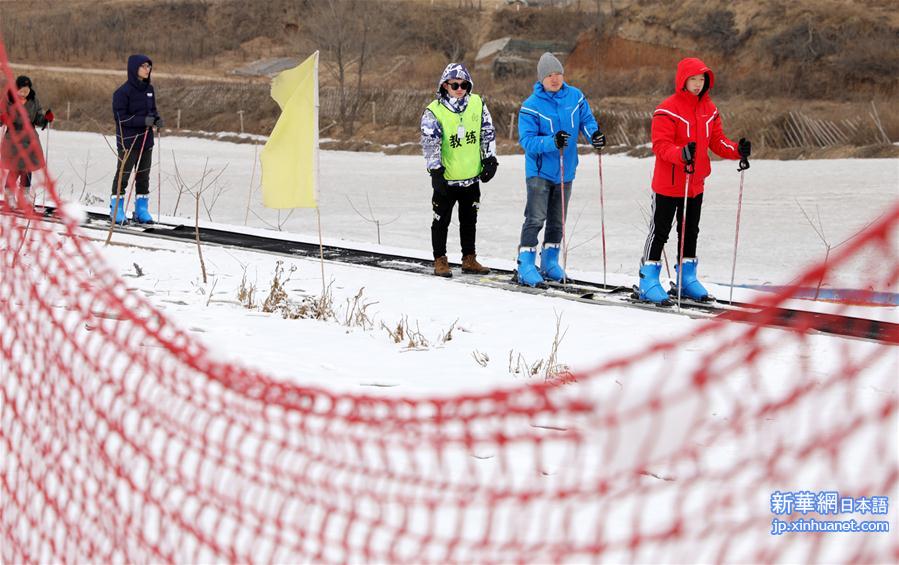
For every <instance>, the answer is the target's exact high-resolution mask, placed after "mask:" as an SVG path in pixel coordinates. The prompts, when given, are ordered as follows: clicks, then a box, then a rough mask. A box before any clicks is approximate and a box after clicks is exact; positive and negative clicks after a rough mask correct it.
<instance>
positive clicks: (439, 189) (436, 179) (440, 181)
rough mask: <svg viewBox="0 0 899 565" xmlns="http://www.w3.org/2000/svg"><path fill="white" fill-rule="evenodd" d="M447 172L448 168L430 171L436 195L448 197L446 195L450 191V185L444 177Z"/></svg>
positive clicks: (432, 186)
mask: <svg viewBox="0 0 899 565" xmlns="http://www.w3.org/2000/svg"><path fill="white" fill-rule="evenodd" d="M445 171H446V167H438V168H436V169H428V173H430V175H431V188H433V189H434V193H435V194H439V195H440V196H446V193H447V191H448V190H449V183H448V182H446V178H444V176H443V173H444V172H445Z"/></svg>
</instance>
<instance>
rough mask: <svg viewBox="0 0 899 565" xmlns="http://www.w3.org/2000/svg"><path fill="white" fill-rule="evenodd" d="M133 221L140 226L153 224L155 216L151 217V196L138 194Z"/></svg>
mask: <svg viewBox="0 0 899 565" xmlns="http://www.w3.org/2000/svg"><path fill="white" fill-rule="evenodd" d="M133 219H134V221H135V222H137V223H139V224H152V223H153V216H151V215H150V195H149V194H138V195H137V198H135V199H134V215H133Z"/></svg>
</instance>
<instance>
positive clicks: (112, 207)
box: [109, 194, 128, 226]
mask: <svg viewBox="0 0 899 565" xmlns="http://www.w3.org/2000/svg"><path fill="white" fill-rule="evenodd" d="M116 199H118V201H119V202H118V204H119V205H118V207H116ZM109 221H111V222H112V221H115V223H117V224H119V225H120V226H121V225H123V224H124V223H125V222H127V221H128V218H126V217H125V195H124V194H123V195H121V196H116V195H114V194H113V195H112V198H111V199H110V200H109Z"/></svg>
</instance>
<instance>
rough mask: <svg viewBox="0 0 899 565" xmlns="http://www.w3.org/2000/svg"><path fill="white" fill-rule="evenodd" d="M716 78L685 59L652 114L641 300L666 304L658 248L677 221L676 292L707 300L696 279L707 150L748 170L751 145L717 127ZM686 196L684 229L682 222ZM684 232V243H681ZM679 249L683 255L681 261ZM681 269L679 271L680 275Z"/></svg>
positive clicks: (698, 63)
mask: <svg viewBox="0 0 899 565" xmlns="http://www.w3.org/2000/svg"><path fill="white" fill-rule="evenodd" d="M714 84H715V75H714V74H713V73H712V70H711V69H710V68H709V67H708V66H706V64H705V63H703V62H702V61H700V60H699V59H696V58H692V57H691V58H687V59H684V60H682V61H681V62H680V63H678V65H677V77H676V78H675V81H674V94H673V95H671V96H669V97H668V98H666V99H665V101H664V102H662V103H661V104H659V107H658V108H656V110H655V112H654V113H653V116H652V152H653V153H655V156H656V162H655V171H654V172H653V177H652V191H653V194H652V212H653V214H652V220H651V222H650V225H649V235H648V237H647V238H646V245H645V246H644V248H643V258H642V260H641V261H640V298H641V299H643V300H648V301H651V302H655V303H657V304H668V303H670V300H669V298H668V293H667V292H665V290H664V289H663V288H662V285H661V284H660V283H659V273H660V272H661V269H662V264H661V258H662V248H664V247H665V242H666V241H668V233H669V232H670V231H671V221H672V220H673V219H674V218H675V217H676V218H677V233H678V244H679V245H678V265H677V266H676V267H675V268H676V269H677V270H678V272H680V273H681V279H682V281H681V294H682V296H684V297H686V298H690V299H692V300H699V301H705V300H709V299H710V296H709V293H708V291H706V289H705V287H703V286H702V283H700V282H699V280H698V279H697V278H696V239H697V236H698V235H699V214H700V211H701V210H702V192H703V189H704V185H705V178H706V177H707V176H709V173H711V171H712V164H711V161H710V160H709V149H711V150H712V151H714V152H715V154H717V155H718V156H720V157H722V158H724V159H740V160H741V165H740V166H741V167H744V168H748V167H749V161H748V158H749V154H750V152H751V144H750V142H749V141H747V140H746V139H743V138H741V139H740V141H739V143H734V142H733V141H731V140H730V139H728V138H727V137H726V136H725V135H724V132H723V131H722V127H721V116H720V115H719V114H718V109H717V108H716V107H715V104H714V103H713V102H712V99H711V98H710V97H709V91H710V90H711V89H712V86H713V85H714ZM685 194H686V207H687V218H686V219H687V222H686V223H687V225H686V230H682V226H681V221H682V217H683V213H684V210H683V207H684V205H685V202H684V200H685V199H684V196H685ZM681 233H683V234H684V235H683V238H684V240H683V242H681V241H680V238H681ZM681 245H683V257H682V258H681V257H680V250H681ZM681 269H683V271H682V272H681Z"/></svg>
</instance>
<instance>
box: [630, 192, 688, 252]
mask: <svg viewBox="0 0 899 565" xmlns="http://www.w3.org/2000/svg"><path fill="white" fill-rule="evenodd" d="M700 212H702V194H698V195H696V196H694V197H693V198H687V230H686V232H684V257H696V240H697V239H698V238H699V214H700ZM683 216H684V199H683V197H680V196H665V195H663V194H656V193H655V192H653V193H652V219H651V220H650V221H649V235H648V236H647V237H646V245H644V246H643V260H642V261H641V263H640V264H643V263H645V262H647V261H660V260H661V259H662V249H663V248H664V247H665V243H666V242H667V241H668V234H669V233H670V232H671V221H672V220H673V219H674V218H677V236H678V238H677V242H678V246H677V251H678V252H679V251H680V234H681V220H682V218H683Z"/></svg>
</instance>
